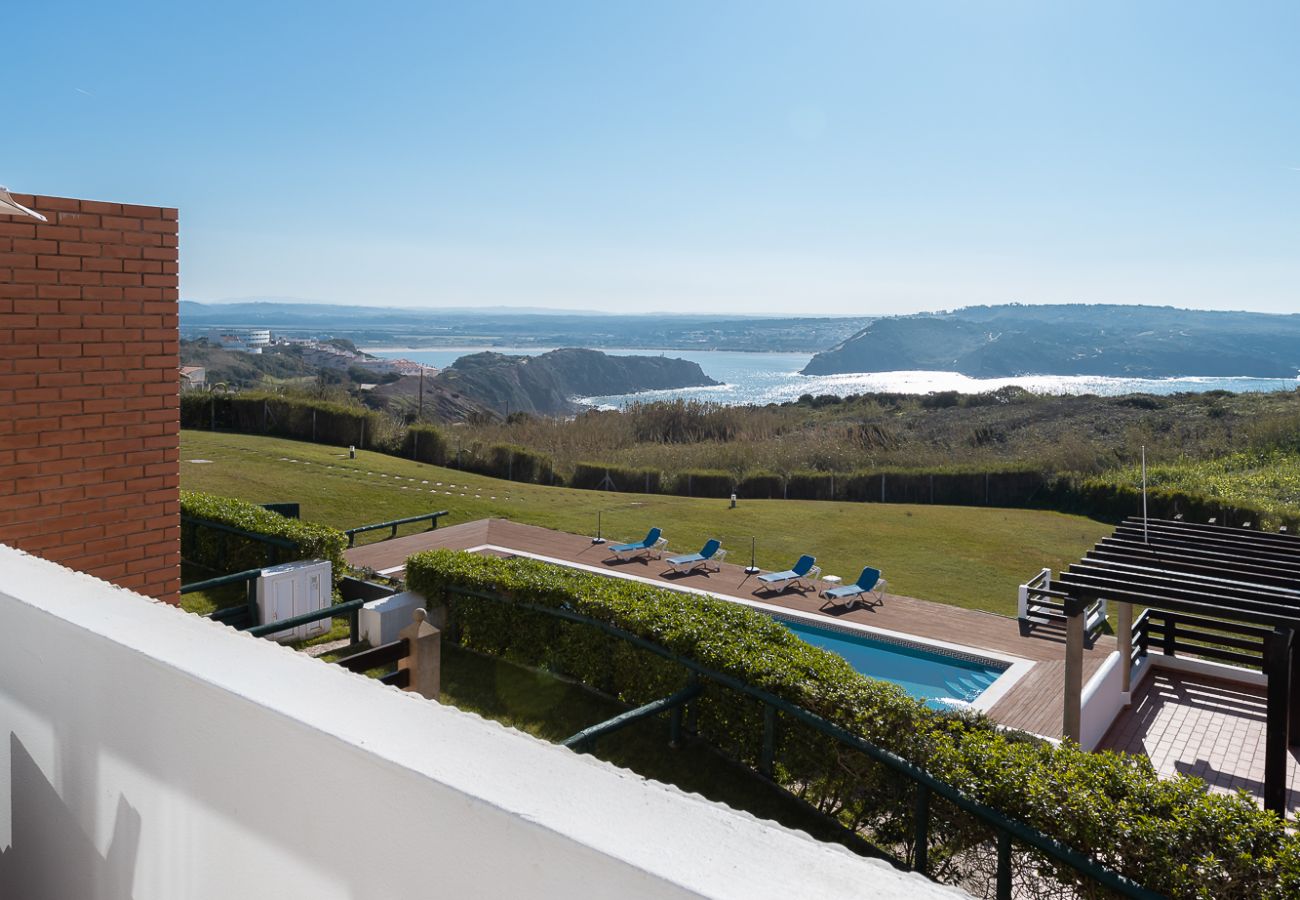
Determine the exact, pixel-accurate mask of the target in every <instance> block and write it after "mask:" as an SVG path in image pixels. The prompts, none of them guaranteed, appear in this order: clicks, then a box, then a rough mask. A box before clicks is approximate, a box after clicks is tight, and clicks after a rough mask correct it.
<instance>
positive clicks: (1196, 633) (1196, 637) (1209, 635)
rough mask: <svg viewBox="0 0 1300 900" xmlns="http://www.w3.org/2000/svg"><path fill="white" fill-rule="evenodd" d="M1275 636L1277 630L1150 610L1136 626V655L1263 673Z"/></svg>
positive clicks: (1134, 625) (1134, 630)
mask: <svg viewBox="0 0 1300 900" xmlns="http://www.w3.org/2000/svg"><path fill="white" fill-rule="evenodd" d="M1271 634H1273V629H1271V628H1265V627H1264V626H1262V625H1247V624H1245V623H1242V622H1225V621H1221V620H1219V619H1212V618H1207V617H1205V616H1195V615H1191V614H1189V613H1180V612H1166V611H1163V610H1158V609H1148V610H1144V611H1143V613H1142V615H1140V616H1138V618H1137V619H1136V620H1135V621H1134V622H1133V648H1134V650H1133V652H1134V658H1135V659H1136V658H1137V657H1138V656H1146V655H1148V654H1149V653H1151V651H1153V650H1154V651H1157V652H1159V653H1161V654H1163V655H1164V656H1197V657H1200V658H1202V659H1210V660H1214V661H1216V662H1222V663H1228V664H1229V665H1234V666H1246V667H1249V668H1253V669H1259V668H1262V667H1263V665H1264V654H1265V647H1266V645H1267V641H1268V638H1269V636H1270V635H1271Z"/></svg>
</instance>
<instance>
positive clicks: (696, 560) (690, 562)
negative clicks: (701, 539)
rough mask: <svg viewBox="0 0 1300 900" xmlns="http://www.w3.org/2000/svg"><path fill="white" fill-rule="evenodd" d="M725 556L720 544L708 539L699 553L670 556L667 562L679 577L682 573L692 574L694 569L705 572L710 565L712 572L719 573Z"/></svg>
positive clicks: (725, 553) (725, 552)
mask: <svg viewBox="0 0 1300 900" xmlns="http://www.w3.org/2000/svg"><path fill="white" fill-rule="evenodd" d="M726 555H727V551H726V550H723V549H722V544H721V543H720V542H719V541H717V540H714V539H713V538H709V540H708V541H707V542H706V543H705V545H704V546H703V547H702V548H701V549H700V552H699V553H692V554H690V555H689V556H670V557H669V558H668V560H667V562H668V565H669V566H671V567H672V570H673V571H674V572H676V573H677V574H679V575H680V574H681V573H683V572H692V571H694V570H695V569H704V571H706V572H707V571H709V566H710V564H712V566H713V571H715V572H721V571H722V559H723V557H725V556H726Z"/></svg>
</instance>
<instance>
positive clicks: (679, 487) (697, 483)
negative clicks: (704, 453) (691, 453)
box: [673, 469, 734, 497]
mask: <svg viewBox="0 0 1300 900" xmlns="http://www.w3.org/2000/svg"><path fill="white" fill-rule="evenodd" d="M733 484H734V482H733V481H732V478H731V474H730V473H728V472H719V471H714V470H711V469H696V470H694V471H687V472H680V473H678V475H677V478H676V479H675V480H674V481H673V493H674V494H677V495H679V496H683V497H730V496H731V489H732V485H733Z"/></svg>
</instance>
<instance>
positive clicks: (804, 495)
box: [785, 472, 835, 500]
mask: <svg viewBox="0 0 1300 900" xmlns="http://www.w3.org/2000/svg"><path fill="white" fill-rule="evenodd" d="M834 487H835V476H834V475H832V474H831V473H830V472H791V473H790V477H789V478H787V479H786V482H785V495H786V497H788V498H789V499H791V500H831V499H833V496H832V495H833V491H834Z"/></svg>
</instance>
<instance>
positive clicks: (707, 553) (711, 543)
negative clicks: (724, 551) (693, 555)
mask: <svg viewBox="0 0 1300 900" xmlns="http://www.w3.org/2000/svg"><path fill="white" fill-rule="evenodd" d="M721 546H722V542H721V541H719V540H717V539H716V538H709V539H708V540H707V541H706V542H705V543H704V549H703V550H701V551H700V556H703V557H704V558H705V559H712V558H713V554H715V553H717V552H718V548H719V547H721Z"/></svg>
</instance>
